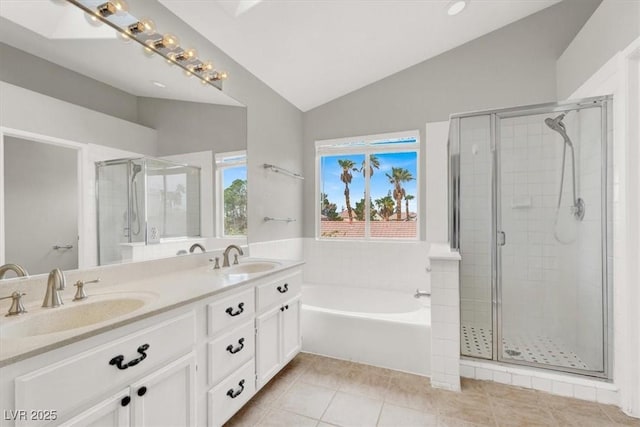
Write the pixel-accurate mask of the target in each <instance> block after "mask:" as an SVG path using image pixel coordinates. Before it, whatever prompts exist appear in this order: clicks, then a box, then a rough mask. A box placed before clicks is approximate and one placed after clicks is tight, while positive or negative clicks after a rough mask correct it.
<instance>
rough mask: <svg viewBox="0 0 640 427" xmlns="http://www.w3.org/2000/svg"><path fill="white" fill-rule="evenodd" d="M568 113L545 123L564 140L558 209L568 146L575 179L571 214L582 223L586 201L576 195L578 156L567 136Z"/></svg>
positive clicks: (549, 118)
mask: <svg viewBox="0 0 640 427" xmlns="http://www.w3.org/2000/svg"><path fill="white" fill-rule="evenodd" d="M565 116H566V113H562V114H560V115H558V116H556V117H554V118H551V117H547V118H546V119H544V123H545V124H546V125H547V126H548V127H549V128H550V129H552V130H554V131H556V132H558V133H559V134H560V136H562V139H563V140H564V147H563V150H562V175H561V177H560V193H559V194H558V209H560V203H561V202H562V190H563V188H564V169H565V162H566V156H567V146H568V147H569V148H570V149H571V171H572V178H573V182H572V184H573V206H571V213H572V214H573V217H574V218H575V219H577V220H578V221H582V219H583V218H584V211H585V206H584V200H582V199H581V198H580V197H578V196H577V193H576V155H575V150H574V146H573V143H572V142H571V138H569V135H568V134H567V128H566V127H565V125H564V123H563V122H562V120H564V118H565Z"/></svg>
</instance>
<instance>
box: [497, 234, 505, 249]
mask: <svg viewBox="0 0 640 427" xmlns="http://www.w3.org/2000/svg"><path fill="white" fill-rule="evenodd" d="M497 240H498V246H504V245H506V244H507V235H506V234H505V233H504V231H498V239H497Z"/></svg>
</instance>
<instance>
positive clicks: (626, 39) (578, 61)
mask: <svg viewBox="0 0 640 427" xmlns="http://www.w3.org/2000/svg"><path fill="white" fill-rule="evenodd" d="M638 37H640V1H638V0H605V1H603V2H602V4H601V5H600V7H598V9H597V10H596V11H595V12H594V13H593V15H592V16H591V18H590V19H589V21H588V22H587V23H586V24H585V25H584V27H583V28H582V29H581V30H580V32H579V33H578V35H577V36H576V37H575V39H574V40H573V42H571V44H570V45H569V47H567V49H566V50H565V51H564V53H563V54H562V56H561V57H560V58H559V59H558V62H557V74H558V79H557V80H558V81H557V85H558V86H557V87H558V99H566V98H568V97H569V96H571V94H572V93H573V92H575V91H576V90H577V89H578V88H579V87H580V86H581V85H582V84H583V83H584V82H586V81H587V79H588V78H589V77H591V76H592V75H593V74H594V73H595V72H596V71H598V69H599V68H600V67H602V66H603V65H604V64H605V63H606V62H607V61H608V60H609V59H611V57H613V55H615V54H616V53H618V52H619V51H621V50H622V49H624V48H625V47H627V46H628V45H629V44H630V43H631V42H632V41H634V40H635V39H637V38H638Z"/></svg>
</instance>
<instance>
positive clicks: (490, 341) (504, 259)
mask: <svg viewBox="0 0 640 427" xmlns="http://www.w3.org/2000/svg"><path fill="white" fill-rule="evenodd" d="M610 111H611V98H610V97H599V98H590V99H584V100H580V101H575V102H565V103H560V104H545V105H535V106H527V107H516V108H510V109H501V110H492V111H482V112H474V113H463V114H455V115H452V116H451V121H450V133H449V207H450V209H449V217H450V218H449V228H450V230H449V234H450V242H451V246H452V248H453V249H455V250H458V251H459V252H460V255H461V258H462V261H461V264H460V315H461V319H460V324H461V331H460V337H461V343H460V348H461V354H462V356H464V357H472V358H477V359H488V360H494V361H499V362H505V363H513V364H520V365H527V366H535V367H540V368H547V369H553V370H560V371H565V372H570V373H576V374H583V375H589V376H595V377H602V378H607V377H609V375H610V373H611V366H610V357H609V354H610V348H611V342H610V337H611V336H612V333H611V317H610V313H611V311H610V310H609V302H610V300H611V298H610V294H609V292H610V288H609V286H608V283H609V282H610V280H609V279H610V268H609V267H608V265H607V253H608V252H609V251H610V247H608V246H610V236H611V230H610V225H611V223H610V221H609V219H610V218H611V212H610V207H611V200H610V197H611V179H610V177H609V176H608V175H609V174H610V170H611V168H610V163H608V159H610V155H609V150H610V148H611V147H610V143H609V141H610V139H611V138H610V136H611V135H610V132H609V129H611V126H610V123H611V113H610Z"/></svg>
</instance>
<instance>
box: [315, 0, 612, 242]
mask: <svg viewBox="0 0 640 427" xmlns="http://www.w3.org/2000/svg"><path fill="white" fill-rule="evenodd" d="M599 3H600V0H565V1H563V2H562V3H559V4H557V5H555V6H552V7H550V8H547V9H545V10H542V11H541V12H538V13H536V14H534V15H531V16H529V17H527V18H524V19H522V20H520V21H518V22H515V23H513V24H511V25H508V26H506V27H503V28H501V29H499V30H496V31H494V32H492V33H490V34H488V35H486V36H483V37H481V38H478V39H476V40H473V41H471V42H469V43H467V44H465V45H463V46H460V47H458V48H456V49H453V50H451V51H448V52H446V53H444V54H442V55H439V56H437V57H435V58H432V59H430V60H427V61H425V62H422V63H420V64H417V65H415V66H413V67H410V68H408V69H406V70H403V71H401V72H399V73H396V74H394V75H392V76H389V77H387V78H385V79H383V80H380V81H378V82H376V83H373V84H371V85H369V86H366V87H364V88H362V89H359V90H357V91H355V92H352V93H350V94H348V95H345V96H343V97H341V98H339V99H337V100H334V101H332V102H329V103H327V104H325V105H322V106H320V107H317V108H315V109H313V110H311V111H309V112H307V113H305V114H304V160H305V162H304V170H305V174H306V175H308V176H309V177H313V176H314V170H315V164H314V159H315V151H314V150H315V149H314V141H315V140H319V139H327V138H339V137H345V136H353V135H366V134H377V133H384V132H392V131H400V130H409V129H419V130H420V133H421V144H422V150H421V156H422V159H421V164H425V158H424V153H425V141H424V137H425V123H427V122H434V121H442V120H447V119H448V116H449V115H450V114H452V113H455V112H463V111H471V110H479V109H488V108H493V107H507V106H515V105H523V104H534V103H540V102H549V101H554V100H555V99H556V60H557V59H558V57H559V56H560V54H561V53H562V51H563V50H564V49H565V48H566V46H567V45H568V44H569V42H570V41H571V40H572V39H573V37H574V36H575V35H576V34H577V33H578V31H579V29H580V27H581V26H582V25H583V24H584V22H585V21H586V20H587V19H588V18H589V16H590V15H591V13H593V11H594V10H595V8H596V7H597V6H598V4H599ZM424 176H425V174H424V173H423V174H422V177H421V181H422V182H421V185H422V188H423V189H424V188H425V179H424ZM441 182H442V185H445V186H446V182H447V181H446V176H443V177H442V179H441ZM304 187H305V191H304V206H305V211H304V219H305V221H304V236H305V237H314V232H315V231H314V206H315V203H314V198H315V187H314V180H313V179H308V180H306V181H305V184H304ZM426 196H427V197H423V198H422V201H421V206H420V212H421V213H424V212H425V206H426V203H429V200H428V199H429V194H427V195H426ZM422 217H423V221H424V215H422ZM427 221H428V219H427ZM424 225H425V223H424V222H423V223H422V226H421V229H422V230H423V232H422V238H423V239H424V238H425V233H424V230H425V228H426V227H425V226H424Z"/></svg>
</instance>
